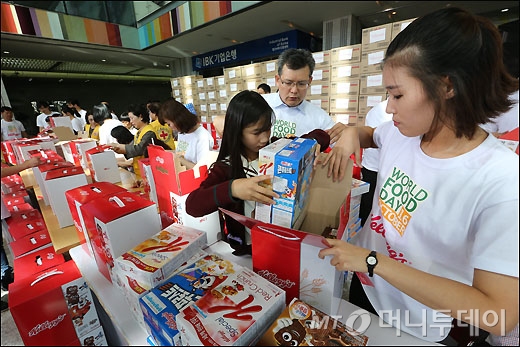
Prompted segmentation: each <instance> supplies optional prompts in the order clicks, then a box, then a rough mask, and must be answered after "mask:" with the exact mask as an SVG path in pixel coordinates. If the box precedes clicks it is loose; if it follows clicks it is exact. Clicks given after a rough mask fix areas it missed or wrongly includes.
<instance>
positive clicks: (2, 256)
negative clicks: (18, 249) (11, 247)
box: [0, 234, 12, 278]
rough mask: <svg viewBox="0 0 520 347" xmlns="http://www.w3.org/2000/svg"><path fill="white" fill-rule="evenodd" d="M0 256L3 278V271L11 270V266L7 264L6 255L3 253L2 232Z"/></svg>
mask: <svg viewBox="0 0 520 347" xmlns="http://www.w3.org/2000/svg"><path fill="white" fill-rule="evenodd" d="M0 257H1V258H2V277H1V278H4V273H5V271H7V270H12V269H11V266H10V265H9V260H7V256H6V254H5V250H4V235H3V234H2V254H1V255H0Z"/></svg>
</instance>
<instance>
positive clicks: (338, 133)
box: [326, 122, 347, 145]
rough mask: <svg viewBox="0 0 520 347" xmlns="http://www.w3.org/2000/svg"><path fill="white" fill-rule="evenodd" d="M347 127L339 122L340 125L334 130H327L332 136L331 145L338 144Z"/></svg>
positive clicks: (335, 126)
mask: <svg viewBox="0 0 520 347" xmlns="http://www.w3.org/2000/svg"><path fill="white" fill-rule="evenodd" d="M346 127H347V125H345V124H343V123H340V122H338V123H336V124H334V126H333V127H332V128H330V129H328V130H326V131H327V133H328V134H329V136H330V144H331V145H332V144H333V143H336V142H337V141H338V140H339V138H340V137H341V133H343V130H345V128H346Z"/></svg>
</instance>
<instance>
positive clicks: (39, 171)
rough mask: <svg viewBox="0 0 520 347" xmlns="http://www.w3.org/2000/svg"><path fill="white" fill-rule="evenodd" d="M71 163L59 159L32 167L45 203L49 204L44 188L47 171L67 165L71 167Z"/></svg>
mask: <svg viewBox="0 0 520 347" xmlns="http://www.w3.org/2000/svg"><path fill="white" fill-rule="evenodd" d="M72 166H74V165H73V164H71V163H69V162H68V161H59V162H54V163H45V164H42V165H38V166H35V167H33V168H32V170H33V175H34V178H35V179H36V183H38V186H39V187H40V192H41V193H42V196H43V202H44V203H45V205H49V204H50V202H49V194H47V190H46V189H45V184H44V182H45V177H46V176H47V172H49V171H51V170H54V169H63V168H67V167H72Z"/></svg>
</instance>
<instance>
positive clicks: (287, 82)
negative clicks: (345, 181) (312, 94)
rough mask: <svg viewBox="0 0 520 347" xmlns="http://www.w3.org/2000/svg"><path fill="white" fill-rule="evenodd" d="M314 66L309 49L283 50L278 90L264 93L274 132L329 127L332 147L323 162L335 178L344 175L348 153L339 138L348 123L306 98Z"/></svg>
mask: <svg viewBox="0 0 520 347" xmlns="http://www.w3.org/2000/svg"><path fill="white" fill-rule="evenodd" d="M314 66H315V61H314V58H313V56H312V53H311V52H310V51H308V50H305V49H296V48H290V49H288V50H286V51H284V52H283V53H282V54H280V57H279V58H278V74H277V75H276V76H275V81H276V85H277V87H278V93H271V94H264V95H262V96H263V97H264V98H265V99H266V101H267V102H268V104H269V105H270V106H271V108H272V109H273V111H274V113H275V115H276V122H275V124H274V125H273V127H272V131H271V136H275V137H285V136H287V135H295V136H301V135H303V134H306V133H309V132H311V131H312V130H314V129H322V130H326V131H327V132H328V133H329V135H330V143H331V144H332V145H333V150H332V151H331V153H329V155H328V158H327V160H326V162H324V164H327V163H328V164H329V174H333V178H334V180H336V179H338V178H339V179H342V178H343V177H344V175H345V168H346V165H347V160H348V159H349V156H347V154H346V153H344V152H345V151H343V150H342V148H341V145H340V144H339V143H338V144H336V142H337V141H338V140H339V139H340V137H341V133H342V131H343V130H344V129H345V128H346V126H345V125H344V124H342V123H334V121H333V120H332V118H331V117H330V116H329V114H328V113H327V112H325V111H324V110H323V109H321V108H320V107H318V106H316V105H314V104H312V103H311V102H309V101H307V100H305V96H306V95H307V90H308V89H309V86H310V84H311V82H312V73H313V72H314Z"/></svg>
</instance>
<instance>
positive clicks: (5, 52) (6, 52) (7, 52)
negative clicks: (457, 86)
mask: <svg viewBox="0 0 520 347" xmlns="http://www.w3.org/2000/svg"><path fill="white" fill-rule="evenodd" d="M503 11H504V10H502V12H503ZM9 53H11V52H9V51H4V54H9Z"/></svg>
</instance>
